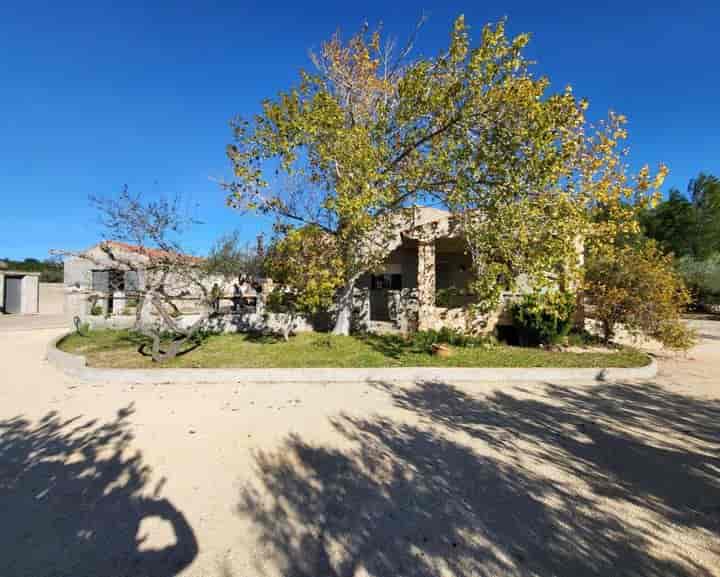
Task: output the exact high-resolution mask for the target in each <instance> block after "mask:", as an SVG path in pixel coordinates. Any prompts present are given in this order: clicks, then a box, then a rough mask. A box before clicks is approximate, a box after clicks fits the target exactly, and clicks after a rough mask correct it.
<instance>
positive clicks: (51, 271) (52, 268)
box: [0, 258, 63, 282]
mask: <svg viewBox="0 0 720 577" xmlns="http://www.w3.org/2000/svg"><path fill="white" fill-rule="evenodd" d="M0 263H5V264H6V265H7V266H6V267H5V266H2V264H0V268H7V269H9V270H20V271H28V272H39V273H41V274H40V282H62V281H63V264H62V262H61V261H59V260H54V259H47V260H38V259H36V258H26V259H23V260H13V259H11V258H3V259H0Z"/></svg>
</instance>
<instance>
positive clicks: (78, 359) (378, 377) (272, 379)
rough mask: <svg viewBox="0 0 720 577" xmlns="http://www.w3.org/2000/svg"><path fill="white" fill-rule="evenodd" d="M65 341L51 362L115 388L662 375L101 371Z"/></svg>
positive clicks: (630, 371) (620, 371) (652, 368)
mask: <svg viewBox="0 0 720 577" xmlns="http://www.w3.org/2000/svg"><path fill="white" fill-rule="evenodd" d="M65 336H67V335H63V336H61V337H58V338H56V339H53V340H52V341H51V342H50V344H49V345H48V350H47V359H48V361H50V362H51V363H52V364H54V365H55V366H56V367H58V368H59V369H61V370H63V371H64V372H66V373H68V374H70V375H72V376H74V377H77V378H79V379H81V380H83V381H92V382H102V383H113V384H166V383H173V384H222V383H228V382H247V383H265V384H268V383H275V384H277V383H358V382H360V383H363V382H364V383H370V382H382V381H384V382H415V381H442V382H444V383H448V384H465V383H478V382H506V383H512V382H561V381H565V382H566V381H585V382H587V381H620V380H645V379H651V378H653V377H654V376H655V375H657V370H658V367H657V363H656V361H655V359H654V358H652V357H650V363H649V364H648V365H645V366H644V367H632V368H580V369H566V368H557V369H555V368H540V367H539V368H522V369H515V368H507V367H503V368H485V367H483V368H457V367H447V368H446V367H401V368H400V367H393V368H373V369H345V368H331V369H241V368H239V369H98V368H92V367H88V366H87V362H86V359H85V357H84V356H82V355H73V354H71V353H66V352H63V351H61V350H59V349H58V348H57V344H58V342H60V340H62V339H63V338H64V337H65Z"/></svg>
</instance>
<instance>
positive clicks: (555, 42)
mask: <svg viewBox="0 0 720 577" xmlns="http://www.w3.org/2000/svg"><path fill="white" fill-rule="evenodd" d="M423 11H425V12H426V13H427V14H428V16H429V20H428V22H427V24H426V25H425V27H424V29H423V31H422V33H421V36H420V39H419V42H418V53H420V54H426V55H431V54H435V53H436V52H437V51H439V50H440V49H441V48H442V47H444V46H446V44H447V37H448V32H449V30H450V26H451V24H452V21H453V20H454V18H455V17H456V16H457V15H458V14H460V13H464V14H465V17H466V21H467V22H468V23H469V24H470V25H471V26H472V27H473V28H474V31H475V33H476V34H477V33H479V31H480V29H481V27H482V25H483V24H484V23H486V22H488V21H494V20H497V19H499V18H501V17H503V16H507V17H508V19H509V20H508V28H509V31H510V32H511V33H518V32H526V31H527V32H531V33H532V42H531V45H530V47H529V55H530V56H531V57H533V58H534V59H536V60H538V61H539V64H538V71H539V72H541V73H544V74H547V75H549V76H550V78H551V80H552V82H553V87H554V88H556V89H561V88H562V87H563V86H564V85H565V84H568V83H569V84H572V85H573V87H574V88H575V92H576V93H577V94H578V95H580V96H585V97H587V98H588V99H589V100H590V103H591V112H592V113H593V114H594V115H597V116H600V115H603V114H604V113H605V112H606V111H607V110H608V109H609V108H612V109H613V110H616V111H618V112H622V113H624V114H626V115H627V116H628V117H629V120H630V124H629V130H630V136H631V140H630V144H631V147H632V148H631V150H632V152H631V158H632V163H633V166H639V165H641V164H643V163H645V162H648V163H651V164H655V163H657V162H659V161H663V162H665V163H667V164H668V165H669V166H670V169H671V173H670V176H669V177H668V180H667V181H666V185H667V186H666V187H665V188H666V189H667V188H669V186H678V187H680V188H681V189H683V190H684V189H685V186H686V184H687V181H688V179H689V178H691V177H692V176H693V175H695V174H696V173H697V172H698V171H700V170H704V171H710V172H714V173H716V174H717V173H720V154H718V149H719V147H718V142H717V139H718V134H720V107H719V106H718V102H720V100H719V98H718V95H719V92H720V78H719V77H718V74H717V70H718V60H719V58H720V49H718V45H717V41H716V39H715V28H716V26H715V24H716V23H717V22H718V19H720V3H718V2H711V1H697V2H696V1H690V2H677V1H672V2H670V1H656V2H640V1H637V0H625V1H624V2H614V1H612V2H607V1H605V2H578V1H576V0H573V1H566V2H552V1H544V2H537V0H525V1H514V2H502V1H495V2H478V1H473V2H453V1H452V0H444V1H442V2H439V1H435V0H426V1H424V2H403V1H400V0H396V1H394V2H388V1H387V0H385V1H382V2H379V1H378V2H375V1H371V2H309V1H308V2H297V1H296V2H278V1H276V2H247V1H242V0H236V1H234V2H213V1H211V0H197V1H193V2H190V1H180V0H177V1H160V0H156V1H153V2H148V1H134V0H125V1H122V2H120V1H116V2H109V1H104V0H93V1H91V2H90V1H87V2H81V1H69V2H57V1H47V2H37V1H34V0H5V1H4V2H0V199H1V200H2V202H1V204H0V257H2V256H7V257H12V258H17V257H25V256H34V257H39V258H45V257H46V256H47V252H48V249H50V248H66V249H78V248H82V247H85V246H88V245H90V244H92V243H93V242H94V241H95V240H96V239H97V238H98V232H99V231H98V228H97V226H96V224H95V216H94V213H93V212H92V211H91V209H90V208H89V207H88V203H87V197H88V195H89V194H112V193H114V192H116V191H118V190H119V189H120V188H121V187H122V186H123V185H124V184H127V185H128V186H129V187H130V189H131V190H132V191H142V192H144V193H145V194H148V195H159V194H169V195H172V194H175V193H181V194H182V195H183V196H184V198H185V199H186V200H187V202H188V203H189V205H191V206H192V207H194V208H193V210H194V211H195V214H196V215H197V217H198V218H199V219H201V220H202V221H204V222H205V224H204V225H201V226H198V227H196V228H195V229H193V232H192V234H191V236H190V238H189V239H188V244H189V248H190V249H191V250H192V251H194V252H196V253H203V252H205V251H207V249H208V248H209V246H210V245H211V244H212V241H213V239H214V238H216V237H217V236H219V235H220V234H221V233H223V232H228V231H231V230H233V229H238V230H240V232H241V234H242V235H243V236H244V237H246V238H247V239H249V240H251V239H254V237H255V235H256V234H257V233H258V232H259V230H261V229H262V228H263V227H267V222H266V221H260V220H258V219H255V218H252V217H249V216H242V215H240V214H239V213H237V212H234V211H232V210H230V209H228V208H226V207H225V206H224V195H223V193H222V191H221V190H220V189H219V187H218V185H217V184H216V182H214V180H213V179H215V178H222V177H227V176H228V175H229V171H228V163H227V161H226V158H225V153H224V148H225V145H226V144H227V143H228V142H230V136H231V135H230V130H229V127H228V121H229V120H230V119H231V118H232V117H233V116H234V115H236V114H242V115H249V114H252V113H254V112H256V111H257V110H258V106H259V103H260V101H261V100H262V99H263V98H264V97H268V96H273V95H274V94H275V93H277V91H278V90H280V89H283V88H286V87H288V86H289V85H290V84H292V83H293V82H295V80H296V78H297V72H298V70H299V69H300V68H302V67H308V65H309V63H308V58H307V52H308V50H309V49H311V48H313V47H317V46H318V45H319V43H320V42H321V41H322V40H323V39H325V38H327V37H328V36H329V35H330V34H332V32H333V31H334V30H335V29H337V28H338V27H339V28H340V29H341V30H343V31H345V32H347V33H350V32H354V31H355V30H356V29H357V28H358V27H359V26H360V25H361V24H362V22H363V21H365V20H367V21H368V22H370V23H371V24H373V23H377V22H382V23H383V27H384V30H385V31H386V32H388V33H390V34H392V35H394V36H398V37H399V38H400V39H402V38H404V37H406V35H407V34H408V33H409V32H410V31H411V30H412V28H413V25H414V23H415V21H416V19H417V18H418V17H419V15H420V14H421V13H422V12H423Z"/></svg>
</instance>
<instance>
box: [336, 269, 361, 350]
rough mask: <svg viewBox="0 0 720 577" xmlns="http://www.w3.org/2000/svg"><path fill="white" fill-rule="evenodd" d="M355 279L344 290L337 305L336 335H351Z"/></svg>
mask: <svg viewBox="0 0 720 577" xmlns="http://www.w3.org/2000/svg"><path fill="white" fill-rule="evenodd" d="M355 280H356V279H355V278H353V279H351V280H350V281H349V282H348V283H347V284H346V285H345V286H344V287H343V289H342V292H341V293H340V298H339V299H338V303H337V317H336V319H335V328H333V334H334V335H345V336H347V335H349V334H350V321H351V320H352V309H353V291H354V289H355Z"/></svg>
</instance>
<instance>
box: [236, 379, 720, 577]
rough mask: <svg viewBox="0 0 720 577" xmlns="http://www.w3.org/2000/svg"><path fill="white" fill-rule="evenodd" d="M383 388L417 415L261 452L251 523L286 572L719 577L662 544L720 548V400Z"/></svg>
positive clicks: (633, 392) (597, 390)
mask: <svg viewBox="0 0 720 577" xmlns="http://www.w3.org/2000/svg"><path fill="white" fill-rule="evenodd" d="M377 386H378V387H381V388H382V389H384V390H386V391H387V392H388V393H389V394H390V395H391V397H392V399H393V402H394V404H395V405H396V406H398V407H401V408H403V409H405V410H406V411H409V412H410V413H412V414H414V415H415V416H416V417H418V419H415V420H414V421H413V424H403V423H400V422H397V421H395V420H392V421H391V420H388V419H385V418H383V417H379V416H378V417H375V418H371V419H360V418H355V417H349V416H342V417H340V418H338V419H335V420H334V421H333V425H334V428H335V429H336V430H337V431H338V432H339V433H340V434H341V435H342V437H343V438H344V441H345V442H343V443H342V445H341V446H343V447H348V448H344V449H337V448H329V447H326V446H322V445H314V444H310V443H307V442H305V441H304V440H303V439H301V438H300V437H299V436H290V437H289V438H287V440H286V442H285V445H284V447H283V448H282V450H280V451H278V452H273V453H266V452H265V453H262V452H261V453H259V454H258V455H257V470H258V471H257V472H258V479H259V485H256V486H247V487H245V488H244V489H243V490H242V493H241V496H240V501H239V504H238V513H239V514H240V515H242V516H243V517H248V518H250V519H252V520H253V521H254V522H255V523H256V525H257V526H258V527H259V529H260V532H261V536H260V540H261V542H262V543H263V544H264V545H269V546H270V550H271V551H273V556H272V557H269V559H270V558H271V559H272V563H274V565H275V566H276V568H277V572H278V573H280V574H282V575H286V576H288V577H301V576H302V577H316V576H338V577H339V576H353V575H356V574H359V573H358V571H359V570H360V569H361V568H362V569H364V570H365V571H367V573H368V574H370V575H374V576H390V575H393V576H399V575H414V576H427V577H429V576H431V575H439V574H447V575H473V576H488V577H489V576H491V575H556V576H568V577H578V576H598V577H600V576H605V575H628V576H631V575H632V576H645V577H664V576H667V575H673V576H676V577H690V576H696V577H697V576H706V575H710V573H709V571H708V570H707V569H706V568H704V567H703V566H701V565H700V564H699V563H698V562H697V561H696V560H694V559H691V558H690V557H689V556H688V555H687V554H685V553H683V549H682V548H681V547H679V546H678V547H677V549H674V550H673V551H672V553H673V556H674V557H675V559H670V558H668V556H666V554H665V553H667V551H658V549H657V548H654V547H653V545H654V544H655V542H654V537H658V536H659V538H662V537H663V531H664V530H665V528H666V526H667V525H670V524H672V525H673V526H674V527H675V528H676V529H679V530H695V529H700V530H702V531H705V532H708V533H709V534H710V535H713V536H717V537H718V540H715V542H716V543H717V542H720V520H719V519H720V484H719V483H720V481H719V480H718V475H717V471H718V470H720V459H719V458H718V448H719V447H718V443H719V442H720V403H718V402H717V401H700V400H696V399H692V398H689V397H685V396H682V395H677V394H673V393H672V392H668V391H667V390H663V389H661V388H658V387H654V386H629V385H602V386H597V387H593V388H588V389H572V388H566V387H560V386H552V385H548V386H547V387H546V389H545V391H546V394H545V396H543V397H537V396H525V395H523V396H514V395H513V394H509V393H504V392H496V393H495V394H493V395H490V396H489V397H486V398H479V397H475V396H471V395H468V394H466V393H464V392H463V391H461V390H460V389H458V388H455V387H452V386H449V385H446V384H443V383H421V384H419V385H417V386H416V387H415V388H412V389H401V388H395V387H393V386H392V385H386V384H378V385H377ZM541 390H542V387H541ZM663 439H667V440H668V442H667V443H665V442H663ZM677 440H681V441H682V443H684V446H683V447H682V448H681V447H680V446H678V444H677V443H675V441H677ZM678 442H679V441H678ZM471 445H474V446H476V447H484V448H485V449H486V454H484V455H483V454H480V453H478V452H477V451H475V450H473V448H472V447H471ZM487 449H490V450H487ZM546 467H550V468H551V469H552V470H553V471H554V474H553V475H548V474H547V469H546ZM558 475H560V477H559V476H558ZM560 478H562V479H572V480H573V484H574V485H573V486H569V485H568V484H567V483H565V482H564V481H560V480H559V479H560ZM578 486H580V487H585V488H586V489H585V490H583V491H580V490H578V489H577V487H578ZM608 500H611V502H612V503H616V504H619V505H621V506H622V507H612V506H608ZM628 506H634V507H635V508H637V509H636V513H635V514H633V517H628V512H627V511H628V509H629V507H628ZM623 509H624V511H623ZM630 509H632V507H630ZM658 517H659V519H660V520H661V522H660V523H655V522H654V521H650V522H649V523H648V525H650V527H648V526H647V525H646V526H644V527H643V528H642V529H641V528H640V527H639V525H638V523H639V521H640V519H641V518H649V519H657V518H658ZM653 523H655V525H654V526H652V525H653ZM651 532H652V533H654V535H651V534H650V533H651ZM715 553H718V552H717V551H716V552H715ZM259 569H260V568H258V570H259Z"/></svg>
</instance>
